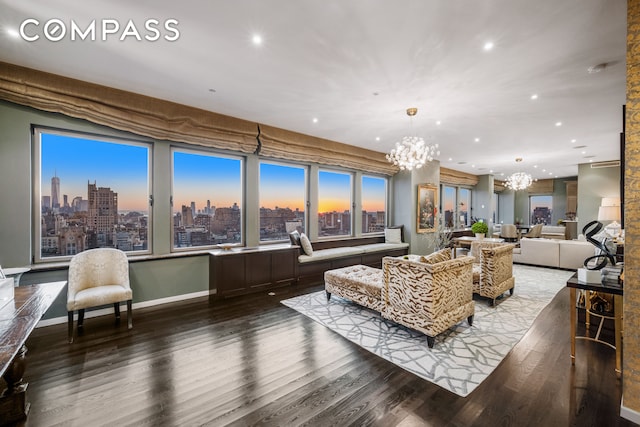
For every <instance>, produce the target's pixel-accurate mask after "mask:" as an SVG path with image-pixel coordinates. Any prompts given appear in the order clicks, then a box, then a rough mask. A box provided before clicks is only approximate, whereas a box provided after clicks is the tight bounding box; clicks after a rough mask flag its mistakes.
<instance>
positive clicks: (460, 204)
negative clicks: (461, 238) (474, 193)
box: [441, 185, 471, 228]
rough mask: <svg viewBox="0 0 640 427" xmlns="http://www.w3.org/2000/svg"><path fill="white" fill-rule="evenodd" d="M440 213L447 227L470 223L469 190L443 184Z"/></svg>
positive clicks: (459, 226) (457, 226)
mask: <svg viewBox="0 0 640 427" xmlns="http://www.w3.org/2000/svg"><path fill="white" fill-rule="evenodd" d="M441 191H442V207H441V210H442V213H443V216H444V218H443V219H444V225H445V227H448V228H464V227H466V226H468V225H469V224H470V223H471V213H470V209H471V208H470V207H471V190H470V189H468V188H463V187H450V186H447V185H443V186H442V187H441Z"/></svg>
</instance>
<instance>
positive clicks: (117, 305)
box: [113, 302, 120, 322]
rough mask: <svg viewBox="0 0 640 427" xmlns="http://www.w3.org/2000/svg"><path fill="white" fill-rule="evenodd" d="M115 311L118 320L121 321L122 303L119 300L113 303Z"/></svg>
mask: <svg viewBox="0 0 640 427" xmlns="http://www.w3.org/2000/svg"><path fill="white" fill-rule="evenodd" d="M113 311H114V312H115V313H116V321H117V322H119V321H120V303H119V302H114V303H113Z"/></svg>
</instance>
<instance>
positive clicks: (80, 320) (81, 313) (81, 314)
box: [78, 308, 84, 330]
mask: <svg viewBox="0 0 640 427" xmlns="http://www.w3.org/2000/svg"><path fill="white" fill-rule="evenodd" d="M83 326H84V308H81V309H80V310H78V330H80V329H82V327H83Z"/></svg>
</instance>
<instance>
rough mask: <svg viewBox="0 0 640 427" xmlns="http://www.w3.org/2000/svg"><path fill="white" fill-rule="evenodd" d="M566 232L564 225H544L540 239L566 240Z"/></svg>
mask: <svg viewBox="0 0 640 427" xmlns="http://www.w3.org/2000/svg"><path fill="white" fill-rule="evenodd" d="M566 231H567V229H566V228H565V226H564V225H543V226H542V231H541V233H540V237H542V238H545V239H562V240H564V239H566V234H565V233H566Z"/></svg>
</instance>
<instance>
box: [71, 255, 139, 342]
mask: <svg viewBox="0 0 640 427" xmlns="http://www.w3.org/2000/svg"><path fill="white" fill-rule="evenodd" d="M132 296H133V292H132V291H131V285H130V283H129V261H128V260H127V255H126V254H125V253H124V252H122V251H121V250H119V249H113V248H98V249H90V250H87V251H84V252H80V253H79V254H76V255H74V256H73V258H71V262H70V264H69V286H68V291H67V312H68V318H69V319H68V324H69V343H72V342H73V316H74V312H75V311H76V310H77V311H78V330H80V329H82V328H83V322H84V310H85V309H86V308H89V307H97V306H101V305H106V304H113V308H114V311H115V315H116V321H119V320H120V303H121V302H124V301H126V303H127V326H128V328H129V329H131V328H132V327H133V320H132V318H131V301H132Z"/></svg>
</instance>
